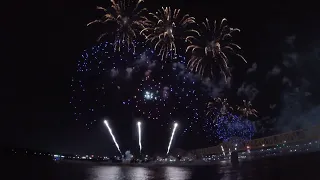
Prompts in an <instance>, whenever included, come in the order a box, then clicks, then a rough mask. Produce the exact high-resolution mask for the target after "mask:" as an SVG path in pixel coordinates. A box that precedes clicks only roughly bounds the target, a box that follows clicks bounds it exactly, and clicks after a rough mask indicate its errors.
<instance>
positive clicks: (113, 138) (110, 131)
mask: <svg viewBox="0 0 320 180" xmlns="http://www.w3.org/2000/svg"><path fill="white" fill-rule="evenodd" d="M104 124H105V125H106V126H107V128H108V130H109V133H110V135H111V137H112V140H113V142H114V144H115V145H116V146H117V149H118V151H119V152H120V154H121V151H120V148H119V145H118V143H117V140H116V138H115V137H114V135H113V133H112V129H111V128H110V126H109V124H108V121H107V120H104Z"/></svg>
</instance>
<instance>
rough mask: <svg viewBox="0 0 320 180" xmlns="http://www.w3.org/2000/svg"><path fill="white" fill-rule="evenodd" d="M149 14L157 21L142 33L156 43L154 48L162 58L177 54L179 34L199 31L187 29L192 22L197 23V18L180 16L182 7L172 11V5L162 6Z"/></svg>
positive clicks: (148, 40) (187, 15) (148, 39)
mask: <svg viewBox="0 0 320 180" xmlns="http://www.w3.org/2000/svg"><path fill="white" fill-rule="evenodd" d="M149 14H150V15H151V16H152V17H153V18H154V19H155V23H153V24H152V25H151V26H149V27H146V28H144V29H143V30H142V31H141V32H140V34H143V35H145V37H146V41H147V42H150V43H152V44H154V49H155V50H157V51H158V52H159V54H158V55H159V56H161V60H163V59H164V58H168V57H170V56H171V57H172V56H175V55H176V54H177V47H176V40H177V39H179V37H177V36H178V35H182V34H184V33H186V32H195V33H198V32H197V31H196V30H193V29H187V28H188V26H189V25H190V24H193V23H195V18H194V17H190V15H189V14H186V15H184V16H180V9H174V10H173V11H171V8H170V7H165V8H164V7H162V9H159V10H158V11H157V12H156V13H149ZM198 34H199V33H198ZM191 37H192V36H191Z"/></svg>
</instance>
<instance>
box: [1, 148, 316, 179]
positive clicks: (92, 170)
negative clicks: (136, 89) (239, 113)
mask: <svg viewBox="0 0 320 180" xmlns="http://www.w3.org/2000/svg"><path fill="white" fill-rule="evenodd" d="M8 166H9V167H10V170H9V169H8V171H5V172H4V174H2V175H3V176H2V177H4V179H22V180H34V179H42V180H49V179H54V180H187V179H192V180H237V179H256V180H263V179H268V180H269V179H270V180H274V179H281V180H284V179H302V180H309V179H310V180H318V179H320V153H313V154H305V155H294V156H286V157H277V158H269V159H263V160H256V161H251V162H244V163H242V164H240V165H239V167H232V166H231V165H228V164H226V163H224V164H220V165H214V166H198V167H150V168H146V167H129V166H99V165H93V164H84V163H54V162H51V161H48V160H29V161H21V162H18V161H17V160H14V163H13V161H11V163H9V165H8ZM1 179H2V178H1Z"/></svg>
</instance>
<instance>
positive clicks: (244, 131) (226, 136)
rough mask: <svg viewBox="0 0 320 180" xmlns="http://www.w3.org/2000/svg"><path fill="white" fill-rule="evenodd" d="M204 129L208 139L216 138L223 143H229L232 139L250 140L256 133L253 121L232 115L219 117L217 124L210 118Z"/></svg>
mask: <svg viewBox="0 0 320 180" xmlns="http://www.w3.org/2000/svg"><path fill="white" fill-rule="evenodd" d="M203 128H204V131H205V132H206V133H207V138H208V139H213V138H214V137H216V138H218V139H220V140H222V141H229V140H230V139H241V140H250V139H251V138H252V136H253V135H254V133H255V131H256V130H255V127H254V125H253V123H252V122H251V121H249V120H247V119H243V118H242V117H241V116H237V115H234V114H232V113H227V114H226V115H223V116H218V117H217V119H216V121H215V122H213V121H212V119H211V118H208V119H207V120H206V121H205V123H204V126H203Z"/></svg>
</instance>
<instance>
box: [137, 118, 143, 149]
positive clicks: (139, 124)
mask: <svg viewBox="0 0 320 180" xmlns="http://www.w3.org/2000/svg"><path fill="white" fill-rule="evenodd" d="M137 125H138V133H139V148H140V153H141V149H142V145H141V122H140V121H139V122H138V123H137Z"/></svg>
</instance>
